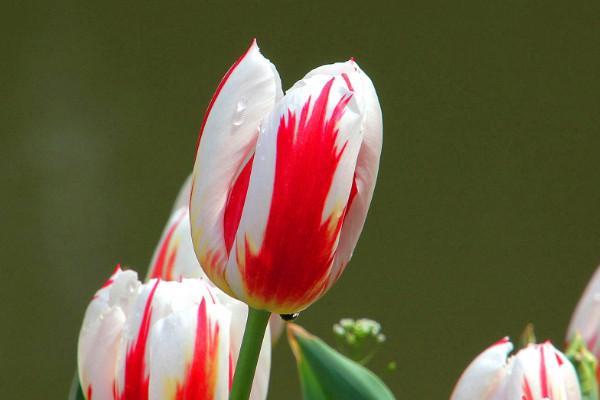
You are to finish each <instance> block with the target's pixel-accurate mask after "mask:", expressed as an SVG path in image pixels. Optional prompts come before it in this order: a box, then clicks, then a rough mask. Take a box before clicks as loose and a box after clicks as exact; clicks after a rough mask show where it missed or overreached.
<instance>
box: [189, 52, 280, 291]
mask: <svg viewBox="0 0 600 400" xmlns="http://www.w3.org/2000/svg"><path fill="white" fill-rule="evenodd" d="M281 96H282V92H281V82H280V79H279V75H278V74H277V71H276V70H275V67H274V66H273V65H272V64H271V63H270V62H269V61H268V60H267V59H266V58H264V57H263V56H262V55H261V54H260V51H259V49H258V46H257V45H256V42H253V43H252V46H250V48H249V49H248V51H247V52H246V54H244V55H243V56H242V57H241V58H240V59H239V60H238V62H237V63H236V64H234V66H233V67H232V68H231V69H230V70H229V72H228V73H227V75H226V76H225V78H223V81H222V82H221V85H220V86H219V88H218V89H217V93H216V94H215V96H214V97H213V100H212V102H211V105H210V106H209V110H208V112H207V115H206V118H205V120H204V124H203V128H202V131H201V133H200V135H201V137H200V140H199V146H198V150H197V153H196V163H195V165H194V173H193V187H192V194H191V201H190V216H191V225H192V234H193V241H194V248H195V251H196V255H197V256H198V260H199V261H200V264H201V265H202V266H203V267H204V269H205V270H206V271H207V273H208V275H209V276H210V278H211V280H212V281H213V282H215V284H217V286H219V287H220V288H221V289H223V290H225V291H228V288H227V283H226V282H225V281H224V279H223V271H224V269H225V265H226V260H227V257H228V254H227V249H226V246H225V241H224V230H223V219H224V208H225V204H226V202H227V196H228V194H229V191H230V189H231V188H232V186H233V183H234V180H235V178H236V176H237V174H238V173H239V172H240V169H241V167H242V165H243V163H244V162H245V161H246V160H247V159H248V157H249V155H250V154H251V153H252V151H253V149H254V145H255V144H256V139H257V137H258V126H259V123H260V121H261V120H262V118H263V116H264V115H265V114H266V113H267V112H268V111H269V110H271V109H272V108H273V106H274V105H275V103H276V102H277V101H278V99H279V98H280V97H281Z"/></svg>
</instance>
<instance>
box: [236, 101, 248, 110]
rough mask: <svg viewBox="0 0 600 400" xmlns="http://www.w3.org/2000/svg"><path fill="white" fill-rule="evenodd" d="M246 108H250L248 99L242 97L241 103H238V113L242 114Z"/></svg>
mask: <svg viewBox="0 0 600 400" xmlns="http://www.w3.org/2000/svg"><path fill="white" fill-rule="evenodd" d="M246 108H248V99H246V98H245V97H242V98H241V99H240V101H238V103H237V108H236V111H237V112H241V111H244V110H245V109H246Z"/></svg>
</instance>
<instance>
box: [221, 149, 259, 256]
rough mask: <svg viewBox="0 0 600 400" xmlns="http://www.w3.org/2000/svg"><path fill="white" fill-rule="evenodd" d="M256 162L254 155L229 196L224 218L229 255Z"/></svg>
mask: <svg viewBox="0 0 600 400" xmlns="http://www.w3.org/2000/svg"><path fill="white" fill-rule="evenodd" d="M253 161H254V155H252V157H251V158H250V159H249V160H248V162H247V163H246V165H245V166H244V168H243V169H242V172H240V174H239V176H238V177H237V179H236V180H235V185H234V186H233V189H232V190H231V193H230V194H229V199H228V200H227V207H226V208H225V218H224V221H225V222H224V224H225V227H224V233H225V246H226V247H227V253H229V251H230V250H231V246H232V245H233V240H234V239H235V233H236V231H237V229H238V226H239V224H240V218H242V210H243V209H244V202H245V200H246V193H247V192H248V184H249V183H250V172H251V171H252V163H253Z"/></svg>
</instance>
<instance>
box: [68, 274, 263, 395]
mask: <svg viewBox="0 0 600 400" xmlns="http://www.w3.org/2000/svg"><path fill="white" fill-rule="evenodd" d="M223 301H224V302H225V303H224V302H223ZM223 301H222V300H221V299H220V298H219V297H218V296H217V295H216V293H213V289H212V288H211V285H209V284H207V282H206V281H204V280H202V279H189V280H187V279H185V280H182V281H181V282H164V281H161V280H156V279H154V280H152V281H150V282H149V283H147V284H142V283H141V282H139V281H138V279H137V274H136V273H135V272H133V271H122V270H121V269H120V268H117V270H116V271H115V273H114V274H113V275H112V276H111V278H110V279H109V280H108V282H107V283H106V284H105V285H104V286H103V287H102V288H101V289H100V290H99V291H98V292H97V293H96V295H95V296H94V298H93V300H92V302H91V304H90V305H89V306H88V309H87V311H86V314H85V318H84V322H83V327H82V329H81V332H80V335H79V343H78V369H79V378H80V382H81V387H82V389H83V392H84V394H85V396H86V399H87V400H92V399H94V400H95V399H114V400H130V399H131V400H134V399H135V400H139V399H198V398H201V399H227V397H228V395H229V388H230V385H231V379H232V372H233V370H234V368H235V364H236V361H237V357H238V353H239V347H240V344H241V336H242V333H243V325H244V321H243V319H244V315H243V313H244V312H245V311H244V310H246V308H247V307H245V305H244V304H242V303H240V302H237V301H235V300H233V299H231V301H230V300H228V298H225V299H224V300H223ZM231 302H235V303H231ZM239 313H242V315H241V317H240V315H239ZM236 314H237V315H236ZM236 321H238V322H236ZM268 340H269V338H268V335H267V338H266V339H265V342H263V348H262V351H261V355H260V359H259V362H258V368H257V374H256V377H255V380H254V385H253V388H252V395H251V398H253V399H257V400H258V399H265V398H266V393H267V387H268V379H269V369H270V346H269V344H268Z"/></svg>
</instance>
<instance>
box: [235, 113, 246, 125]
mask: <svg viewBox="0 0 600 400" xmlns="http://www.w3.org/2000/svg"><path fill="white" fill-rule="evenodd" d="M244 119H246V117H244V116H243V115H237V116H236V117H235V119H234V120H233V124H234V125H235V126H240V125H241V124H243V123H244Z"/></svg>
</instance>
